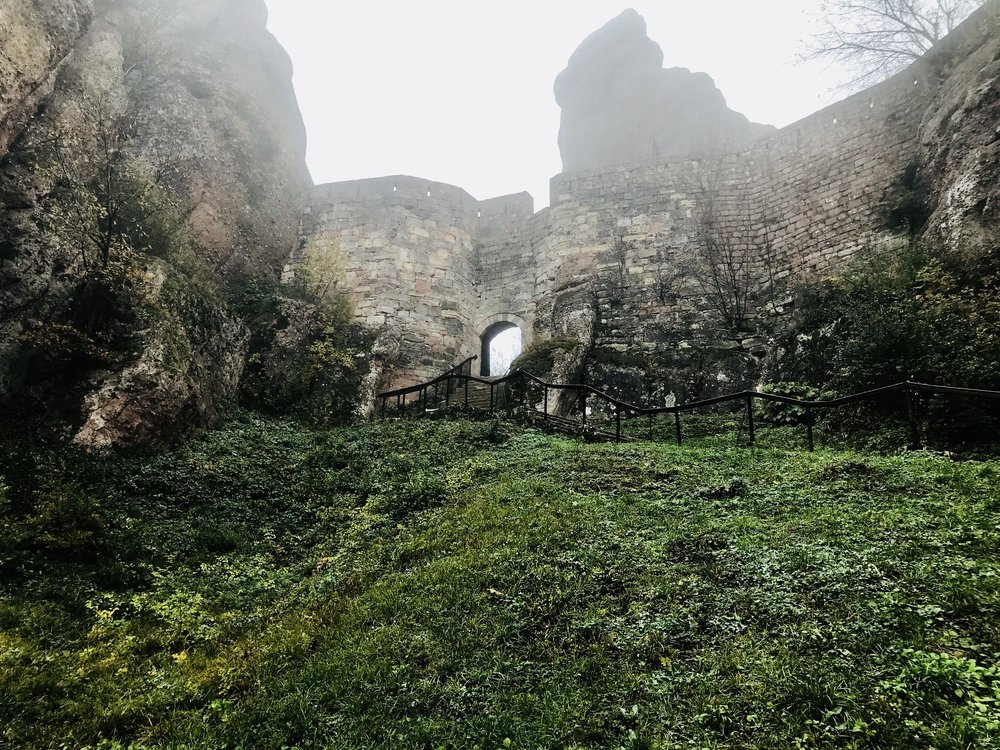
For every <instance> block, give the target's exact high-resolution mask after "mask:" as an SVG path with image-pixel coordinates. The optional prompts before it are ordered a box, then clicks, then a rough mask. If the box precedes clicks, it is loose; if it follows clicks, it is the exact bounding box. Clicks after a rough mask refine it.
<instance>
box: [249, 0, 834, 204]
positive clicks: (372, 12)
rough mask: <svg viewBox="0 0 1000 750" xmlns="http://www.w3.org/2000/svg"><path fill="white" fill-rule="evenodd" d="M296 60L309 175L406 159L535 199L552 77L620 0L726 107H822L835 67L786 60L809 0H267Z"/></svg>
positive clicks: (549, 151)
mask: <svg viewBox="0 0 1000 750" xmlns="http://www.w3.org/2000/svg"><path fill="white" fill-rule="evenodd" d="M267 4H268V6H269V9H270V22H269V27H270V29H271V31H272V32H273V33H274V34H275V35H276V36H277V37H278V40H279V41H280V42H281V43H282V44H283V45H284V46H285V48H286V49H287V50H288V52H289V54H291V56H292V60H293V61H294V63H295V88H296V91H297V93H298V96H299V102H300V105H301V107H302V112H303V115H304V117H305V121H306V128H307V130H308V134H309V156H308V160H309V167H310V169H311V171H312V175H313V178H314V179H315V181H316V182H317V183H324V182H335V181H339V180H353V179H360V178H364V177H379V176H383V175H391V174H409V175H414V176H417V177H425V178H428V179H432V180H437V181H440V182H447V183H450V184H453V185H458V186H460V187H463V188H465V189H466V190H468V191H469V192H470V193H472V195H474V196H475V197H476V198H480V199H484V198H492V197H495V196H498V195H504V194H507V193H516V192H520V191H522V190H527V191H529V192H530V193H531V194H532V195H533V196H534V197H535V206H536V209H537V208H541V207H543V206H545V205H547V204H548V181H549V178H550V177H552V176H553V175H555V174H557V173H559V172H560V171H561V161H560V158H559V148H558V144H557V141H556V139H557V137H558V132H559V109H558V107H557V106H556V104H555V100H554V98H553V94H552V85H553V82H554V81H555V78H556V76H557V75H558V74H559V73H560V72H561V71H562V70H563V69H564V68H565V67H566V63H567V61H568V59H569V56H570V55H571V54H572V53H573V51H574V50H575V49H576V48H577V46H579V44H580V42H582V41H583V40H584V38H585V37H586V36H587V35H589V34H590V33H591V32H593V31H596V30H597V29H598V28H599V27H601V26H602V25H604V24H605V23H606V22H607V21H609V20H611V19H612V18H613V17H615V16H617V15H618V14H619V13H621V12H622V11H623V10H624V9H625V8H627V7H634V8H635V9H636V10H638V11H639V13H641V14H642V15H643V16H644V17H645V18H646V21H647V23H648V25H649V35H650V37H651V38H652V39H653V40H654V41H656V42H658V43H659V44H660V46H661V47H663V51H664V65H665V66H666V67H673V66H680V67H686V68H690V69H692V70H696V71H704V72H706V73H708V74H709V75H711V76H712V77H713V78H714V79H715V82H716V85H718V86H719V88H720V89H721V90H722V92H723V94H725V96H726V99H727V101H728V103H729V106H730V107H732V108H733V109H735V110H736V111H738V112H742V113H744V114H745V115H747V116H748V117H749V118H750V119H751V120H754V121H756V122H766V123H770V124H772V125H777V126H779V127H780V126H783V125H787V124H789V123H791V122H794V121H795V120H797V119H799V118H801V117H804V116H806V115H808V114H811V113H812V112H815V111H817V110H818V109H821V108H822V107H823V106H825V105H827V104H829V103H831V102H833V101H835V100H836V99H837V98H839V96H836V95H833V94H831V93H830V89H831V87H832V86H833V85H834V84H835V83H836V77H835V75H834V72H833V71H829V70H824V68H823V67H822V66H820V65H812V66H810V67H808V68H807V67H801V66H795V65H794V64H793V63H794V60H795V54H796V52H797V51H798V50H799V49H801V47H802V43H803V41H804V40H805V39H806V37H807V36H808V33H809V29H810V24H811V23H812V18H811V16H810V15H809V11H811V10H812V9H813V8H814V7H815V6H816V5H817V4H818V0H800V1H799V2H796V1H795V0H762V1H758V2H752V1H748V0H631V1H630V0H502V1H501V0H490V1H489V2H487V1H485V0H419V1H418V0H353V1H351V2H348V1H347V0H267Z"/></svg>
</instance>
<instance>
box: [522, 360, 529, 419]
mask: <svg viewBox="0 0 1000 750" xmlns="http://www.w3.org/2000/svg"><path fill="white" fill-rule="evenodd" d="M527 402H528V376H527V375H525V374H524V371H523V370H522V371H521V411H524V405H525V404H526V403H527Z"/></svg>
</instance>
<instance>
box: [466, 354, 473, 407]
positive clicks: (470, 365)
mask: <svg viewBox="0 0 1000 750" xmlns="http://www.w3.org/2000/svg"><path fill="white" fill-rule="evenodd" d="M469 368H470V369H471V368H472V364H471V363H470V364H469ZM470 377H472V376H471V375H466V377H465V408H466V409H468V408H469V378H470Z"/></svg>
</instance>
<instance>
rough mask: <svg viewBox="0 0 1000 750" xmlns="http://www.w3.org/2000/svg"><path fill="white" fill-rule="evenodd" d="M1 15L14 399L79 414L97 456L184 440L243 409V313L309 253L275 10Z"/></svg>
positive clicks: (2, 365)
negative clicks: (302, 244) (290, 261)
mask: <svg viewBox="0 0 1000 750" xmlns="http://www.w3.org/2000/svg"><path fill="white" fill-rule="evenodd" d="M0 18H2V19H3V25H2V26H0V39H2V40H3V48H2V52H0V76H2V77H0V85H2V98H0V107H2V108H0V118H2V119H0V123H2V125H0V154H2V155H3V160H2V164H0V313H2V314H0V400H2V401H3V402H4V403H6V404H7V405H8V407H9V406H10V405H11V404H12V403H14V404H17V405H19V406H20V407H22V408H27V409H28V410H30V411H33V412H38V413H42V414H44V413H46V412H47V411H49V410H51V409H53V408H57V407H58V408H69V410H70V411H73V410H74V409H77V410H79V409H81V408H82V423H80V422H79V421H78V427H79V429H78V431H77V435H76V439H77V440H78V441H79V442H81V443H83V444H85V445H89V446H102V445H112V444H118V443H141V442H152V443H159V442H166V441H169V440H172V439H176V438H177V437H179V436H182V435H183V434H186V433H187V432H188V431H190V430H191V429H193V428H197V427H199V426H202V425H205V424H208V423H210V422H211V421H212V420H213V419H214V418H215V417H216V416H217V414H218V413H219V410H220V408H221V406H222V405H223V404H225V403H226V402H227V401H229V400H231V399H232V398H233V396H234V394H235V392H236V387H237V383H238V382H239V378H240V374H241V373H242V370H243V365H244V359H245V356H246V346H247V340H248V332H247V330H246V326H245V325H244V323H243V322H242V321H241V320H240V318H239V317H238V316H237V315H236V314H235V313H234V312H232V309H233V305H232V304H231V300H232V299H233V297H234V293H235V292H236V291H238V288H239V286H240V285H241V284H243V283H245V282H246V281H247V280H248V279H260V278H273V277H275V276H276V274H277V273H278V272H279V270H280V267H281V264H282V261H283V259H284V258H285V257H286V256H287V254H288V252H289V250H290V248H291V247H292V246H293V244H294V242H295V238H296V231H297V227H298V221H299V216H300V213H301V207H302V205H303V202H304V195H305V193H306V191H307V190H308V189H309V188H310V187H311V180H310V178H309V175H308V172H307V169H306V166H305V131H304V127H303V123H302V120H301V116H300V114H299V109H298V106H297V103H296V100H295V96H294V92H293V89H292V85H291V73H292V68H291V63H290V60H289V58H288V56H287V54H286V53H285V52H284V50H282V49H281V47H280V46H279V45H278V43H277V41H276V40H275V39H274V38H273V37H272V36H271V34H270V33H269V32H268V31H267V29H266V20H267V13H266V8H265V6H264V3H263V1H262V0H179V1H176V2H168V1H167V0H149V1H145V2H143V1H140V0H121V1H119V2H108V1H105V2H97V3H96V7H95V8H94V9H93V15H91V9H90V7H89V4H88V3H86V2H83V1H82V0H80V1H78V2H71V1H70V0H57V1H55V2H53V0H44V1H43V0H37V2H33V3H32V2H27V1H26V0H0ZM8 42H10V43H8ZM29 111H30V117H29V116H28V113H29ZM235 296H238V295H235ZM74 404H75V406H74ZM81 405H82V406H81ZM80 424H82V426H80Z"/></svg>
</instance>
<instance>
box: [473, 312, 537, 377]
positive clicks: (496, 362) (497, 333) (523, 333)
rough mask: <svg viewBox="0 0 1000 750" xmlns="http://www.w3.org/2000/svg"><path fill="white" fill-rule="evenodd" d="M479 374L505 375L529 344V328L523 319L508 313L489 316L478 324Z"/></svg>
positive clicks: (488, 375)
mask: <svg viewBox="0 0 1000 750" xmlns="http://www.w3.org/2000/svg"><path fill="white" fill-rule="evenodd" d="M478 330H479V331H481V333H480V334H479V340H480V355H479V361H480V374H481V375H482V376H484V377H490V376H498V375H504V374H506V372H507V370H508V369H509V368H510V365H511V363H512V362H513V361H514V360H515V359H516V358H517V356H518V355H519V354H520V353H521V351H522V350H523V349H524V347H526V346H527V345H528V343H529V339H530V330H531V329H530V328H528V326H527V324H526V323H525V321H524V319H523V318H521V317H519V316H517V315H513V314H510V313H500V314H497V315H491V316H490V317H488V318H486V320H484V321H483V322H482V323H480V324H479V326H478Z"/></svg>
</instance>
